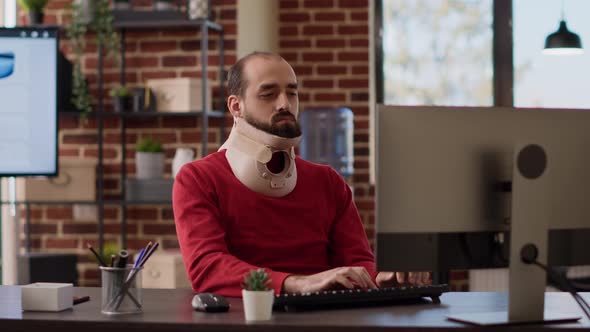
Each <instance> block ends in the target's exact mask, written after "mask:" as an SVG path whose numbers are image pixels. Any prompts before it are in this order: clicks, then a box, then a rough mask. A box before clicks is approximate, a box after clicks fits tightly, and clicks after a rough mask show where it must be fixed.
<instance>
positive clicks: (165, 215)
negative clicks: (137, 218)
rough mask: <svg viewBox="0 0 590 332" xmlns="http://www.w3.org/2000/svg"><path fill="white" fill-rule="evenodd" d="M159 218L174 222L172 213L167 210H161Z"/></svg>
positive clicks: (170, 210)
mask: <svg viewBox="0 0 590 332" xmlns="http://www.w3.org/2000/svg"><path fill="white" fill-rule="evenodd" d="M161 218H162V219H172V220H174V211H173V210H172V209H169V208H165V209H162V211H161Z"/></svg>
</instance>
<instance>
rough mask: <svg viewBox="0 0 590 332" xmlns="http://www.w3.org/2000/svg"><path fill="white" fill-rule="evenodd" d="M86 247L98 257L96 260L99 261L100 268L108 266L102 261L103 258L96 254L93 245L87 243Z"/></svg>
mask: <svg viewBox="0 0 590 332" xmlns="http://www.w3.org/2000/svg"><path fill="white" fill-rule="evenodd" d="M86 245H87V246H88V249H90V251H92V253H93V254H94V256H95V257H96V259H97V260H98V264H100V266H107V264H106V263H105V262H104V260H102V257H100V255H99V254H98V253H97V252H96V250H94V248H93V247H92V245H91V244H90V243H86Z"/></svg>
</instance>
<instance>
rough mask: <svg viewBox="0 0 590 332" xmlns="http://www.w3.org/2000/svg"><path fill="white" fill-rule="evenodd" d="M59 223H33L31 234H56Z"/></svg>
mask: <svg viewBox="0 0 590 332" xmlns="http://www.w3.org/2000/svg"><path fill="white" fill-rule="evenodd" d="M55 233H57V225H55V224H31V234H55Z"/></svg>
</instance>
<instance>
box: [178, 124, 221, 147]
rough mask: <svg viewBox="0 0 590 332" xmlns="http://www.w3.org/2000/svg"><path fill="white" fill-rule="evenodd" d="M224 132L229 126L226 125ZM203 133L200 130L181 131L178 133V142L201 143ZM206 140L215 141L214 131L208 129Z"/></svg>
mask: <svg viewBox="0 0 590 332" xmlns="http://www.w3.org/2000/svg"><path fill="white" fill-rule="evenodd" d="M226 132H229V128H227V127H226ZM202 137H203V134H202V133H201V132H200V131H198V132H197V131H191V132H182V133H181V134H180V143H201V142H202V141H203V140H202ZM207 140H208V141H209V142H216V141H217V135H216V133H215V132H213V131H210V132H209V133H208V134H207Z"/></svg>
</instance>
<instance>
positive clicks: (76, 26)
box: [66, 0, 119, 116]
mask: <svg viewBox="0 0 590 332" xmlns="http://www.w3.org/2000/svg"><path fill="white" fill-rule="evenodd" d="M89 1H90V0H89ZM93 4H94V11H93V13H92V18H91V21H90V22H88V21H87V20H86V17H85V16H84V8H83V5H82V2H81V1H73V2H72V4H71V6H70V14H71V20H70V23H69V24H67V25H66V35H67V38H68V40H69V41H70V46H71V48H72V57H73V60H74V68H73V72H72V95H73V97H72V104H74V106H75V107H76V108H77V109H78V110H80V111H81V112H82V116H86V115H87V114H88V113H89V112H92V97H91V95H90V93H89V91H88V84H87V83H86V80H85V78H84V75H83V73H82V57H83V56H84V50H85V48H86V32H87V31H88V30H90V31H93V32H95V34H96V43H97V46H99V47H102V49H103V50H105V51H106V53H107V57H108V58H109V59H113V60H114V61H116V60H117V54H118V52H119V35H118V34H117V33H116V32H115V31H114V29H113V20H114V17H113V14H112V12H111V10H110V8H109V1H108V0H97V1H95V2H93Z"/></svg>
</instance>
